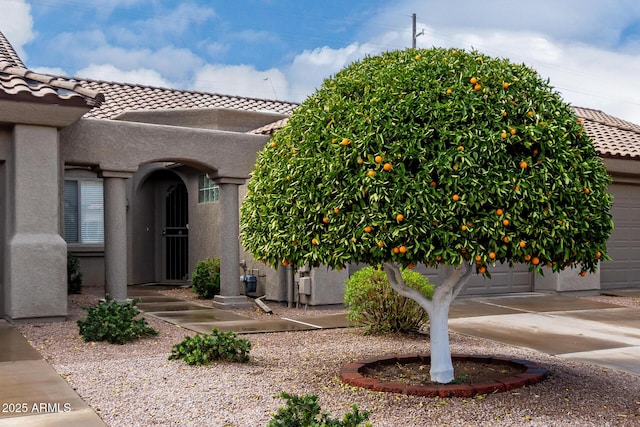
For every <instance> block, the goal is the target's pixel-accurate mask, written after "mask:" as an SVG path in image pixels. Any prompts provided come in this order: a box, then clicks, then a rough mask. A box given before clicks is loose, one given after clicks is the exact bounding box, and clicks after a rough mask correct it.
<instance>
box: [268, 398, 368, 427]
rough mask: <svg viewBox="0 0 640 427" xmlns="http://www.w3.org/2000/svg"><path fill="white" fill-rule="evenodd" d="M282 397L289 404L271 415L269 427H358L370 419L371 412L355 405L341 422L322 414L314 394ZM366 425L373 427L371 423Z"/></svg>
mask: <svg viewBox="0 0 640 427" xmlns="http://www.w3.org/2000/svg"><path fill="white" fill-rule="evenodd" d="M280 397H281V398H283V399H286V401H287V404H286V405H285V406H282V407H280V408H279V409H278V412H276V413H275V414H272V415H271V421H269V424H267V427H358V426H361V425H362V423H363V422H364V421H367V420H368V419H369V411H363V412H360V411H358V406H357V405H353V406H352V408H353V410H352V411H351V412H347V413H346V414H345V415H344V416H343V417H342V419H341V420H340V419H337V418H331V416H330V414H322V413H320V405H319V404H318V396H316V395H313V394H305V395H304V396H301V397H299V396H295V395H291V394H288V393H285V392H282V393H281V394H280ZM364 425H365V426H371V423H369V422H367V423H366V424H364Z"/></svg>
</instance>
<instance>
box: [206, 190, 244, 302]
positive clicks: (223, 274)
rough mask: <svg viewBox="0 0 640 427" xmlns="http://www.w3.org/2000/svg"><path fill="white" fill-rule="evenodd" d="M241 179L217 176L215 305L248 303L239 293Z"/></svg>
mask: <svg viewBox="0 0 640 427" xmlns="http://www.w3.org/2000/svg"><path fill="white" fill-rule="evenodd" d="M243 183H244V180H242V179H229V178H218V179H217V180H216V184H218V185H219V186H220V204H221V209H220V210H221V214H222V215H221V221H222V224H221V227H220V230H221V233H220V295H216V296H215V297H214V305H217V306H222V307H227V308H231V307H239V306H247V305H250V302H249V300H248V298H247V297H246V296H244V295H240V286H241V283H240V204H239V197H238V187H239V186H240V184H243Z"/></svg>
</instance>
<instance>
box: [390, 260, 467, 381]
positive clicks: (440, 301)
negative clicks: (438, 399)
mask: <svg viewBox="0 0 640 427" xmlns="http://www.w3.org/2000/svg"><path fill="white" fill-rule="evenodd" d="M384 268H385V272H386V273H387V277H388V278H389V284H390V285H391V287H392V288H393V289H394V290H396V291H397V292H398V293H399V294H400V295H402V296H405V297H407V298H411V299H412V300H414V301H415V302H417V303H418V304H420V306H421V307H422V308H424V309H425V310H426V311H427V314H429V338H430V343H431V371H430V375H431V381H434V382H438V383H445V384H446V383H450V382H451V381H453V379H454V373H453V364H452V363H451V349H450V346H449V307H450V306H451V302H452V301H453V300H454V298H455V297H456V296H457V295H458V294H459V293H460V291H461V290H462V289H463V288H464V286H465V285H466V284H467V282H468V281H469V278H470V277H471V272H472V268H471V266H470V265H469V264H467V263H463V264H460V265H459V266H458V267H456V268H453V267H451V266H446V267H444V268H445V271H446V276H445V279H444V281H443V282H442V284H440V285H436V287H435V291H434V293H433V298H432V299H431V300H430V299H428V298H427V297H426V296H425V295H423V294H421V293H420V292H418V291H417V290H416V289H413V288H411V287H409V286H407V285H406V284H405V283H404V280H402V275H401V274H400V269H399V267H398V266H397V265H396V264H395V263H394V264H391V263H385V264H384Z"/></svg>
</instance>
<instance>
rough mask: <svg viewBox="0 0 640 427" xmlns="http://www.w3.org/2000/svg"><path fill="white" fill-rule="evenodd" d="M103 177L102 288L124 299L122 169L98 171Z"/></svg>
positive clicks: (124, 188) (124, 189)
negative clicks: (103, 280) (103, 282)
mask: <svg viewBox="0 0 640 427" xmlns="http://www.w3.org/2000/svg"><path fill="white" fill-rule="evenodd" d="M100 176H101V177H102V178H104V276H105V277H104V278H105V284H104V292H105V294H109V296H111V297H113V298H114V299H116V300H117V301H124V300H126V299H127V186H126V180H127V178H129V177H130V176H131V175H130V174H129V173H126V172H111V171H102V172H101V173H100Z"/></svg>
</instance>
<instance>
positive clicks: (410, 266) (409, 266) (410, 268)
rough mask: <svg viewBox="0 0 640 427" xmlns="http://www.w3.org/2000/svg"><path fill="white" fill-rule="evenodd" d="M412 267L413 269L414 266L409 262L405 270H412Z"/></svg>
mask: <svg viewBox="0 0 640 427" xmlns="http://www.w3.org/2000/svg"><path fill="white" fill-rule="evenodd" d="M414 267H415V265H413V263H412V262H410V263H409V264H407V268H408V269H409V270H413V268H414Z"/></svg>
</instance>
